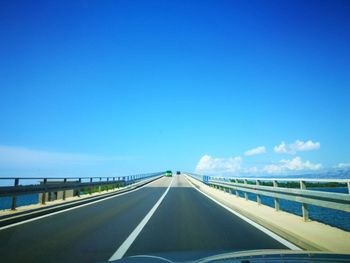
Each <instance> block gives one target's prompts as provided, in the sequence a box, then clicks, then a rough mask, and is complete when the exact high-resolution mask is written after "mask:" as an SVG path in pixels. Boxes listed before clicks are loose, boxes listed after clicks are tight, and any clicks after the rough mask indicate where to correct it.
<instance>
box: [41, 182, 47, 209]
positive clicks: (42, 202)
mask: <svg viewBox="0 0 350 263" xmlns="http://www.w3.org/2000/svg"><path fill="white" fill-rule="evenodd" d="M46 183H47V178H44V181H43V185H44V188H45V184H46ZM41 204H42V205H44V204H46V191H45V189H44V192H43V193H42V194H41Z"/></svg>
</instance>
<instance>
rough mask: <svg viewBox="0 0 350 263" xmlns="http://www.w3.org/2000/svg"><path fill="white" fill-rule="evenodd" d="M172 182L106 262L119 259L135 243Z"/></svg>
mask: <svg viewBox="0 0 350 263" xmlns="http://www.w3.org/2000/svg"><path fill="white" fill-rule="evenodd" d="M173 181H174V177H173V178H172V179H171V182H170V184H169V186H168V188H167V189H166V190H165V192H164V193H163V195H162V196H161V197H160V198H159V200H158V201H157V203H156V204H155V205H154V206H153V207H152V209H151V210H150V211H149V212H148V213H147V215H146V216H145V217H144V218H143V219H142V221H141V222H140V223H139V224H138V226H137V227H136V228H135V229H134V231H132V232H131V234H130V235H129V236H128V238H127V239H125V241H124V242H123V244H121V246H120V247H119V248H118V249H117V251H116V252H114V254H113V255H112V256H111V258H110V259H109V260H108V261H114V260H118V259H121V258H122V257H123V256H124V255H125V253H126V251H128V249H129V247H130V246H131V245H132V243H133V242H134V241H135V239H136V238H137V236H138V235H139V234H140V233H141V231H142V229H143V228H144V227H145V225H146V224H147V222H148V221H149V220H150V219H151V217H152V215H153V214H154V212H155V211H156V210H157V208H158V206H159V205H160V204H161V202H162V201H163V199H164V197H165V196H166V194H167V193H168V192H169V189H170V187H171V184H172V183H173Z"/></svg>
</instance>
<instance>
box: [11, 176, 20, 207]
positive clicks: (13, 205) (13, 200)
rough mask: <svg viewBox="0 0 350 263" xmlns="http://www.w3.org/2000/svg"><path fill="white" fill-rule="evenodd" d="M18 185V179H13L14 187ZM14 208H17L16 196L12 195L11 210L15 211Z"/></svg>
mask: <svg viewBox="0 0 350 263" xmlns="http://www.w3.org/2000/svg"><path fill="white" fill-rule="evenodd" d="M18 183H19V179H18V178H15V184H14V186H15V187H16V186H18ZM16 206H17V196H16V195H14V196H12V204H11V210H16Z"/></svg>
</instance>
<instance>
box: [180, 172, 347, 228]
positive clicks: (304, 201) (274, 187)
mask: <svg viewBox="0 0 350 263" xmlns="http://www.w3.org/2000/svg"><path fill="white" fill-rule="evenodd" d="M186 174H187V175H189V176H191V177H193V178H195V179H197V180H199V181H202V182H204V183H206V184H207V185H209V186H213V187H216V188H218V189H221V190H224V191H227V190H228V191H230V192H231V193H233V192H234V194H235V195H236V196H237V197H239V192H243V194H244V198H245V199H246V200H248V193H252V194H255V195H256V202H257V203H258V205H260V204H261V196H267V197H271V198H273V199H274V208H275V210H277V211H278V210H280V199H284V200H288V201H293V202H298V203H301V209H302V216H303V220H304V221H308V219H309V210H308V205H314V206H319V207H325V208H331V209H336V210H341V211H345V212H350V180H349V179H304V178H234V177H211V176H203V175H198V174H192V173H186ZM322 185H323V186H327V185H330V186H333V187H334V186H347V187H348V194H346V193H334V192H326V191H318V190H309V189H307V187H311V186H312V187H317V186H322ZM291 187H292V188H291Z"/></svg>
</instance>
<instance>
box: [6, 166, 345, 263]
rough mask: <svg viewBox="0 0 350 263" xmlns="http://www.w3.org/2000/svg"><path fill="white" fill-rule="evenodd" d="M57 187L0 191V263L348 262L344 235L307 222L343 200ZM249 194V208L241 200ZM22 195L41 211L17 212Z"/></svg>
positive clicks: (145, 178)
mask: <svg viewBox="0 0 350 263" xmlns="http://www.w3.org/2000/svg"><path fill="white" fill-rule="evenodd" d="M6 179H8V180H10V179H11V178H6ZM12 179H13V178H12ZM60 179H62V182H58V179H56V180H55V183H51V184H50V183H49V180H47V179H46V180H42V183H41V184H33V185H27V186H22V185H21V184H20V180H22V179H20V178H16V179H14V185H13V186H10V187H0V197H6V196H7V197H10V198H11V208H12V211H10V210H9V211H7V212H6V213H3V214H1V217H0V255H1V257H0V259H1V262H23V261H29V262H73V261H74V262H76V261H78V262H107V261H114V260H118V259H121V258H126V257H129V256H134V255H157V256H165V257H168V258H169V257H170V258H171V259H172V260H176V261H183V260H189V259H195V258H200V257H205V256H209V255H213V254H219V253H225V252H232V251H246V250H261V249H278V250H280V249H287V250H293V251H300V250H310V249H311V250H323V251H331V252H338V253H350V247H349V246H348V244H350V233H349V232H347V231H343V230H340V229H337V228H334V227H330V226H327V225H324V224H321V223H319V222H308V221H310V219H309V218H308V204H316V205H320V206H323V207H331V208H333V209H340V210H342V211H347V212H349V211H350V198H349V197H350V195H349V194H327V193H317V191H313V192H310V191H308V190H307V189H305V181H301V189H286V188H285V189H283V192H281V189H279V187H278V185H277V182H275V181H276V180H272V182H273V185H272V186H267V185H262V184H261V181H260V180H256V181H255V183H254V184H251V183H249V182H248V180H247V179H244V180H242V182H241V181H239V180H237V181H235V180H230V181H227V180H226V179H224V178H209V177H205V176H204V177H203V176H199V175H194V174H190V173H186V174H181V175H174V176H173V177H165V176H163V173H162V172H160V173H153V174H147V175H138V176H132V177H119V178H118V177H117V178H105V179H102V178H78V179H77V180H74V179H67V178H60ZM84 180H85V181H86V182H84ZM337 183H345V184H347V185H348V186H349V182H348V181H347V180H344V181H339V182H337ZM103 187H104V188H103ZM69 189H74V190H76V193H77V194H76V197H71V198H70V199H69V198H68V197H67V198H66V196H65V195H63V197H62V200H56V201H52V202H49V201H48V200H47V196H48V194H49V193H50V192H54V191H56V192H57V191H61V192H63V193H64V194H66V192H67V191H68V190H69ZM84 191H85V192H84ZM238 191H240V192H242V193H244V197H243V198H237V196H238V195H239V194H238ZM83 192H84V193H86V194H84V195H83ZM252 192H253V193H256V194H257V196H258V197H257V200H256V202H251V201H249V200H248V196H247V193H252ZM30 193H40V194H41V196H40V200H39V201H40V203H39V204H38V205H34V206H32V207H31V209H21V208H18V207H17V196H19V195H22V194H30ZM261 195H267V196H271V197H273V198H274V201H275V207H274V208H270V207H266V206H263V205H260V203H261V200H260V197H261ZM283 198H286V199H288V198H289V199H292V200H293V201H296V202H300V203H301V204H302V209H303V217H302V218H303V220H302V218H300V217H297V216H295V215H292V214H289V213H285V212H283V211H279V201H280V199H283ZM63 199H66V200H63ZM259 200H260V201H259ZM287 230H288V231H287ZM305 231H306V232H305ZM327 238H328V241H327Z"/></svg>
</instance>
